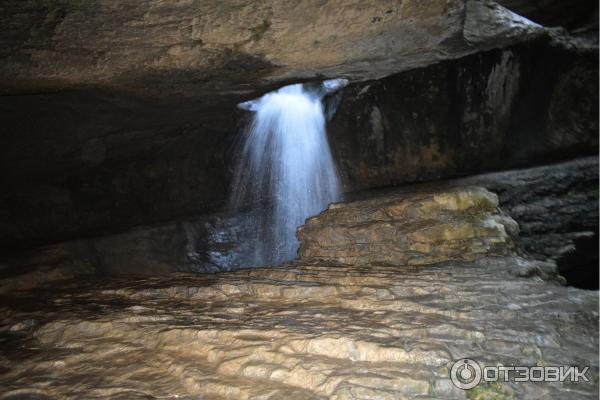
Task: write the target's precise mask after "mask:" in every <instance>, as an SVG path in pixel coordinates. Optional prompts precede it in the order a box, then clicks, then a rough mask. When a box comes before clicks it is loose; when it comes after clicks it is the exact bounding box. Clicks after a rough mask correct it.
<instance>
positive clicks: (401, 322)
mask: <svg viewBox="0 0 600 400" xmlns="http://www.w3.org/2000/svg"><path fill="white" fill-rule="evenodd" d="M526 263H527V261H525V260H523V259H521V258H518V257H514V256H510V257H500V258H498V257H496V258H479V259H478V260H476V261H474V262H456V261H453V262H447V263H442V264H434V265H426V266H419V267H414V266H404V267H402V268H399V267H392V266H384V265H381V264H369V265H360V266H359V265H357V266H352V267H350V266H340V265H336V264H331V263H330V264H316V263H306V262H299V263H295V264H290V265H285V266H283V267H279V268H273V269H253V270H244V271H236V272H232V273H221V274H213V275H185V274H179V275H177V274H175V275H170V276H163V277H157V278H133V277H128V278H120V279H116V280H110V281H95V280H93V279H90V280H88V281H86V282H82V281H79V282H70V283H66V284H64V285H63V286H62V287H61V288H58V287H55V288H54V289H52V290H37V291H21V292H18V293H13V294H12V295H10V296H3V297H2V302H1V304H2V305H1V306H0V313H1V315H2V319H1V321H2V324H1V331H0V332H1V336H0V337H1V340H2V342H1V346H0V387H1V388H2V389H1V390H0V391H1V392H2V393H3V394H4V396H5V397H3V398H10V399H12V398H21V397H19V396H29V397H27V398H37V397H35V396H42V398H49V399H63V398H73V399H81V398H86V399H96V398H97V399H149V398H180V399H181V398H184V399H198V398H207V399H213V398H214V399H221V398H230V399H244V398H253V399H254V398H265V399H266V398H270V399H280V398H289V399H292V398H294V399H295V398H297V399H308V398H331V399H373V398H380V399H388V398H389V399H402V398H423V397H424V398H444V399H450V398H457V399H464V398H465V396H467V395H469V392H463V391H462V390H458V389H456V388H454V387H453V385H452V383H451V382H450V380H449V375H448V372H449V369H450V367H451V365H452V363H453V361H454V360H455V359H459V358H462V357H471V358H473V359H476V360H477V361H479V362H481V363H483V364H487V365H495V364H496V363H502V364H504V365H579V366H590V367H591V369H590V371H588V377H589V378H590V380H591V381H590V382H589V383H579V384H568V383H565V384H557V383H501V387H502V391H503V393H506V398H515V399H517V398H539V399H542V398H589V399H594V398H596V397H597V392H598V325H597V321H598V312H597V310H598V296H597V292H591V291H585V290H581V289H576V288H572V287H560V286H557V285H553V284H550V283H548V282H544V281H541V280H539V279H537V278H531V279H526V278H517V277H515V276H514V274H513V273H512V272H511V271H512V270H513V269H514V268H521V267H524V266H525V264H526ZM484 388H485V387H484ZM44 396H45V397H44Z"/></svg>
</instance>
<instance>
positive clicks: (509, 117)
mask: <svg viewBox="0 0 600 400" xmlns="http://www.w3.org/2000/svg"><path fill="white" fill-rule="evenodd" d="M597 87H598V57H597V50H590V51H585V52H583V53H582V52H578V51H575V50H566V49H565V48H564V47H560V46H559V47H556V46H555V45H553V44H552V43H549V42H546V41H544V40H541V41H539V42H535V43H528V44H524V45H520V46H516V47H512V48H508V49H503V50H493V51H489V52H484V53H479V54H477V55H473V56H469V57H465V58H463V59H460V60H457V61H452V62H443V63H439V64H437V65H434V66H430V67H427V68H423V69H419V70H414V71H409V72H405V73H402V74H398V75H395V76H391V77H388V78H385V79H382V80H378V81H373V82H369V83H361V84H355V85H352V86H350V87H349V88H347V89H346V90H345V91H344V93H343V98H342V100H341V103H340V104H339V106H338V109H337V112H336V114H335V116H334V117H333V120H332V122H331V124H330V127H329V133H330V138H331V139H330V140H331V144H332V147H333V149H334V152H335V155H336V159H337V160H338V165H339V168H340V170H341V173H342V175H343V177H344V181H345V182H346V185H347V187H348V188H350V189H353V190H355V189H357V188H358V189H366V188H372V187H376V186H389V185H398V184H402V183H406V182H416V181H431V180H436V179H440V178H447V177H451V176H458V175H467V174H474V173H481V172H483V171H486V170H488V171H489V170H502V169H509V168H511V167H512V168H514V167H516V166H524V165H531V164H535V163H540V162H544V161H545V162H548V161H552V160H560V159H564V158H567V157H572V156H576V155H585V154H597V151H598V91H597Z"/></svg>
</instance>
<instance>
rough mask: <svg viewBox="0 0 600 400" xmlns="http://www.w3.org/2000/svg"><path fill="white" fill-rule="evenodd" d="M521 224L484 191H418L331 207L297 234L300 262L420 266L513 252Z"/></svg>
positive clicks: (466, 189) (307, 222)
mask: <svg viewBox="0 0 600 400" xmlns="http://www.w3.org/2000/svg"><path fill="white" fill-rule="evenodd" d="M518 231H519V227H518V225H517V223H516V222H515V221H514V220H513V219H512V218H510V217H509V216H507V215H505V214H504V213H502V212H501V211H500V210H499V209H498V198H497V197H496V195H495V194H493V193H491V192H489V191H487V190H485V189H483V188H481V187H466V188H465V187H462V188H449V189H437V190H431V189H430V190H424V189H421V190H419V189H415V190H412V191H410V192H409V191H405V192H404V193H402V192H400V193H396V194H393V195H385V196H381V197H378V198H372V199H369V200H362V201H355V202H351V203H348V204H341V203H340V204H333V205H331V206H329V208H328V209H327V210H326V211H324V212H322V213H321V214H319V215H318V216H316V217H312V218H309V219H308V220H307V221H306V224H305V225H303V226H301V227H300V228H299V229H298V240H299V241H300V250H299V254H300V258H302V259H320V260H334V261H337V262H340V263H343V264H366V263H373V262H379V263H389V264H393V265H422V264H431V263H436V262H442V261H448V260H472V259H473V258H475V257H476V256H477V255H481V254H488V255H507V254H510V253H512V252H513V250H514V248H515V245H514V242H513V237H516V236H517V235H518Z"/></svg>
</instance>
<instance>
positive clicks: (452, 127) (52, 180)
mask: <svg viewBox="0 0 600 400" xmlns="http://www.w3.org/2000/svg"><path fill="white" fill-rule="evenodd" d="M594 54H597V50H589V49H588V50H585V49H584V50H582V49H581V46H579V47H577V46H576V47H573V48H571V49H567V48H565V46H564V45H552V43H550V42H548V40H547V39H546V40H540V41H537V42H534V43H529V44H527V45H522V46H517V47H513V48H509V49H505V50H492V51H488V52H484V53H479V54H476V55H472V56H469V57H466V58H463V59H460V60H456V61H448V62H444V63H440V64H437V65H434V66H430V67H427V68H423V69H417V70H413V71H408V72H404V73H401V74H398V75H394V76H391V77H389V78H385V79H382V80H378V81H372V82H368V83H356V84H353V85H351V86H350V87H349V88H347V89H346V90H344V92H343V93H342V94H341V102H340V103H339V104H338V109H337V112H336V113H335V114H334V117H333V119H332V121H331V122H330V124H329V126H328V131H329V137H330V143H331V145H332V148H333V150H334V153H335V158H336V160H337V163H338V166H339V169H340V171H341V173H342V177H343V181H344V186H345V190H346V191H347V192H352V191H356V190H362V189H369V188H374V187H381V186H389V185H397V184H404V183H409V182H416V181H427V180H436V179H440V178H447V177H452V176H459V175H467V174H473V173H480V172H481V171H482V170H498V169H507V168H510V167H514V166H517V165H523V164H536V163H544V162H548V161H549V160H555V159H560V158H564V157H572V156H577V155H582V154H589V153H596V152H597V144H598V136H597V130H598V93H597V91H596V90H595V88H597V86H598V73H597V71H598V60H597V57H595V56H594ZM240 99H242V97H241V96H239V95H238V96H224V97H223V96H221V97H215V99H214V101H213V99H211V101H208V100H207V99H205V98H202V97H194V96H192V97H181V96H174V95H169V94H165V96H163V97H160V98H157V97H153V96H142V95H139V94H134V93H129V92H122V91H120V92H119V91H114V90H113V91H106V90H104V91H102V90H87V89H85V90H84V89H72V90H61V91H57V92H54V93H30V94H27V95H18V96H2V97H0V108H1V109H2V111H3V112H5V113H4V115H5V117H6V119H5V123H6V126H7V128H8V129H7V132H6V135H5V137H4V139H5V142H4V143H3V146H2V149H0V152H1V153H2V154H1V157H0V163H1V166H2V168H1V174H2V181H3V183H4V190H3V192H2V193H0V210H1V211H0V213H1V214H0V216H1V218H0V249H3V252H7V251H12V250H14V249H18V248H28V247H31V246H35V245H41V244H48V243H53V242H60V241H66V240H72V239H75V238H81V237H92V236H98V235H107V234H114V233H121V232H125V231H127V230H129V229H131V228H133V227H135V226H144V225H156V224H165V223H166V222H169V221H174V220H177V219H182V218H187V219H190V218H196V216H198V215H202V214H208V213H214V212H216V211H219V210H221V209H222V207H223V205H224V203H225V200H226V198H227V196H228V191H229V185H230V179H231V170H232V167H233V165H234V162H235V159H234V157H235V154H234V149H235V143H236V138H237V137H238V135H239V132H240V128H241V125H243V124H244V122H245V117H244V115H243V114H242V113H241V112H240V111H236V110H235V102H236V101H238V100H240ZM339 100H340V98H339V97H336V98H335V99H332V104H333V103H335V101H339Z"/></svg>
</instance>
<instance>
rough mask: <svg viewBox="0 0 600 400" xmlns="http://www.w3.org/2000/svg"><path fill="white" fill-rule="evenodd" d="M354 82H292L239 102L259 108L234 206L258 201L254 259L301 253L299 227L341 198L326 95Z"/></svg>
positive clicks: (264, 261) (266, 261)
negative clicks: (327, 127) (327, 125)
mask: <svg viewBox="0 0 600 400" xmlns="http://www.w3.org/2000/svg"><path fill="white" fill-rule="evenodd" d="M347 83H348V81H346V80H345V79H334V80H329V81H325V82H322V83H321V84H318V85H312V86H309V85H302V84H296V85H290V86H285V87H283V88H281V89H279V90H277V91H275V92H271V93H267V94H266V95H264V96H262V97H260V98H258V99H256V100H251V101H248V102H245V103H241V104H240V105H239V107H240V108H243V109H245V110H248V111H252V112H254V115H253V116H252V121H251V123H250V125H249V127H248V129H247V130H246V132H245V136H244V138H243V142H242V147H241V151H240V158H239V162H238V165H237V169H236V173H235V176H234V180H233V187H232V196H231V206H232V207H234V208H236V209H239V208H241V207H243V206H247V205H252V207H255V208H259V209H260V210H262V211H260V212H258V213H256V214H255V215H256V217H255V218H256V221H255V223H256V229H255V232H256V237H255V240H256V242H255V243H254V251H253V254H252V255H251V258H252V259H251V260H249V262H251V263H253V264H254V265H273V264H278V263H280V262H282V261H286V260H291V259H293V258H295V257H296V253H297V249H298V241H297V239H296V236H295V233H296V228H297V227H298V226H300V225H302V224H303V223H304V221H305V220H306V218H308V217H310V216H313V215H316V214H318V213H319V212H321V211H323V210H324V209H325V208H326V207H327V205H328V204H329V203H331V202H334V201H337V200H339V197H340V183H339V179H338V176H337V171H336V168H335V164H334V162H333V159H332V157H331V152H330V150H329V144H328V143H327V136H326V133H325V114H324V107H323V103H322V100H323V97H324V96H326V95H327V94H330V93H333V92H335V91H336V90H338V89H340V88H341V87H343V86H345V85H346V84H347Z"/></svg>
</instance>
